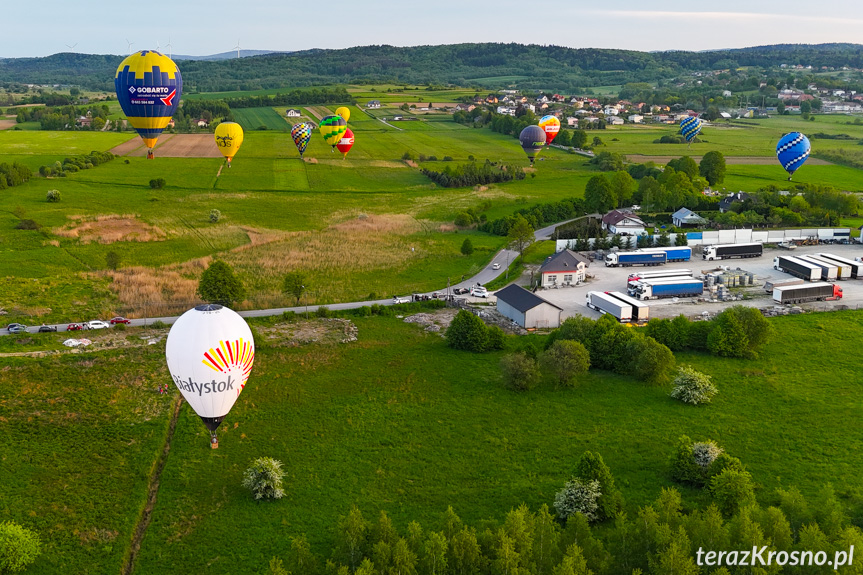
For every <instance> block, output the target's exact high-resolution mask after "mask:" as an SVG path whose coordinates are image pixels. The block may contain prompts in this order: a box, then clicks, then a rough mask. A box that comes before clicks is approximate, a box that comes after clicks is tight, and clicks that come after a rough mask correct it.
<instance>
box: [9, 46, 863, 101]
mask: <svg viewBox="0 0 863 575" xmlns="http://www.w3.org/2000/svg"><path fill="white" fill-rule="evenodd" d="M122 58H123V57H122V56H110V55H87V54H71V53H61V54H54V55H52V56H48V57H45V58H9V59H0V78H2V81H0V86H3V87H6V88H9V87H10V86H13V85H14V84H16V83H17V84H75V85H80V86H83V87H85V88H89V89H98V90H108V91H110V90H113V87H114V73H115V71H116V69H117V66H118V65H119V64H120V62H121V61H122ZM178 63H179V65H180V69H181V71H182V74H183V80H184V84H185V87H186V91H187V92H196V91H197V92H212V91H231V90H255V89H272V88H288V87H301V86H312V85H325V84H346V83H383V82H393V83H399V84H423V85H440V84H455V85H459V86H476V87H478V88H484V87H499V86H501V85H503V84H517V85H518V87H520V88H523V89H549V90H559V91H565V92H570V91H575V90H578V89H581V88H585V87H590V86H602V85H615V84H625V83H631V82H656V81H658V80H662V79H670V78H674V77H675V76H678V75H680V74H683V73H687V72H691V71H696V70H722V69H728V68H736V67H739V66H754V67H761V68H770V67H775V66H777V65H778V64H780V63H783V64H788V65H789V66H793V65H798V64H799V65H804V66H812V67H813V68H814V69H820V68H821V67H828V68H835V69H841V68H842V67H848V68H855V69H861V68H863V46H861V45H858V44H820V45H798V44H783V45H773V46H759V47H753V48H743V49H735V50H718V51H709V52H683V51H668V52H636V51H628V50H607V49H594V48H586V49H573V48H565V47H562V46H539V45H524V44H496V43H486V44H454V45H442V46H414V47H404V48H402V47H395V46H386V45H383V46H361V47H355V48H348V49H344V50H307V51H303V52H293V53H288V54H268V55H264V56H253V57H248V58H239V59H228V60H217V61H213V60H180V61H179V62H178Z"/></svg>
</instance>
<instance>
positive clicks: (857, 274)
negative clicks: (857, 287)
mask: <svg viewBox="0 0 863 575" xmlns="http://www.w3.org/2000/svg"><path fill="white" fill-rule="evenodd" d="M818 255H819V256H821V257H822V258H824V259H825V260H830V261H833V262H836V263H838V264H840V265H841V266H842V267H843V268H844V267H845V266H848V269H850V270H851V277H852V278H856V279H863V263H861V262H855V261H853V260H850V259H848V258H843V257H841V256H837V255H833V254H818Z"/></svg>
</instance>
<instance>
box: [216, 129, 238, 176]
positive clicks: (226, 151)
mask: <svg viewBox="0 0 863 575" xmlns="http://www.w3.org/2000/svg"><path fill="white" fill-rule="evenodd" d="M242 143H243V128H241V127H240V125H239V124H237V123H236V122H222V123H221V124H219V125H218V126H216V145H217V146H219V151H220V152H222V155H223V156H225V160H227V162H228V167H229V168H230V167H231V160H232V159H233V158H234V154H236V153H237V150H239V149H240V145H242Z"/></svg>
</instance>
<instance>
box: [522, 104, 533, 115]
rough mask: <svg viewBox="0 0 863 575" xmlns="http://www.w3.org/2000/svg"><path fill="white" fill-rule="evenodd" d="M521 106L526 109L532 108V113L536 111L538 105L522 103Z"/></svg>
mask: <svg viewBox="0 0 863 575" xmlns="http://www.w3.org/2000/svg"><path fill="white" fill-rule="evenodd" d="M521 107H522V108H524V109H525V110H530V113H531V114H534V113H536V106H534V105H533V104H522V105H521Z"/></svg>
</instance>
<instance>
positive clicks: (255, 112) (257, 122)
mask: <svg viewBox="0 0 863 575" xmlns="http://www.w3.org/2000/svg"><path fill="white" fill-rule="evenodd" d="M231 112H232V113H233V114H234V120H236V122H237V123H238V124H240V125H241V126H242V127H243V130H245V131H249V130H260V129H261V127H262V126H265V128H264V129H266V130H279V131H285V130H289V129H290V125H289V124H288V122H287V119H286V118H285V117H283V116H282V115H280V114H279V112H277V111H276V110H275V109H273V108H236V109H234V110H232V111H231Z"/></svg>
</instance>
